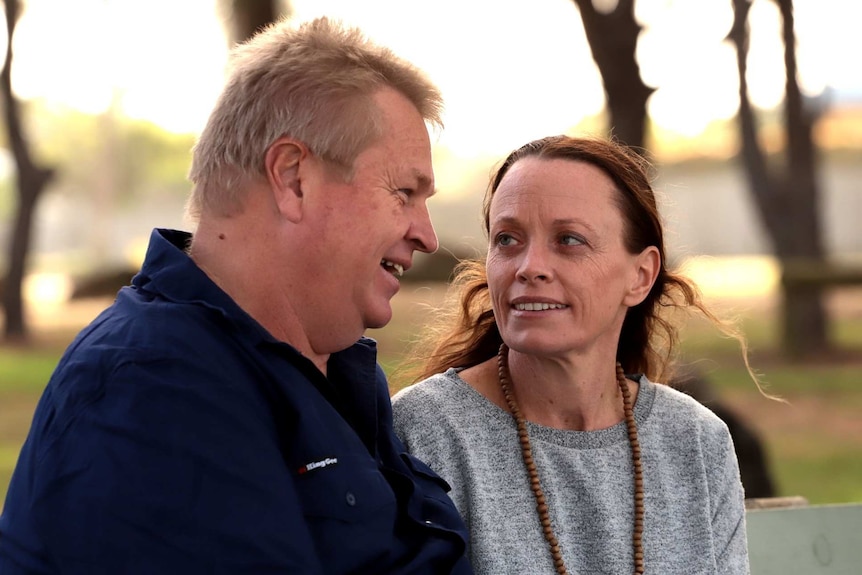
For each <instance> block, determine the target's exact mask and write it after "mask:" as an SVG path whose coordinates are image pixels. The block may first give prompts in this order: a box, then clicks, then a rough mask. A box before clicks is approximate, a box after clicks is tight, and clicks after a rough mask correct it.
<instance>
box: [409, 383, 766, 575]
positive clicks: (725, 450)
mask: <svg viewBox="0 0 862 575" xmlns="http://www.w3.org/2000/svg"><path fill="white" fill-rule="evenodd" d="M393 409H394V414H395V431H396V433H397V434H398V435H399V436H400V437H401V439H402V440H403V441H404V443H405V444H406V446H407V449H408V450H409V451H410V452H411V453H412V454H414V455H416V456H417V457H419V458H420V459H422V460H424V461H425V462H426V463H427V464H428V465H430V466H431V468H432V469H434V470H435V471H437V473H439V474H440V475H441V476H442V477H443V478H444V479H446V481H448V482H449V484H450V485H451V486H452V492H451V493H450V495H451V496H452V499H453V500H454V501H455V505H456V506H457V507H458V510H459V511H460V512H461V515H462V516H463V517H464V519H465V521H466V522H467V526H468V527H469V529H470V536H471V542H470V546H469V548H468V553H469V556H470V560H471V562H472V564H473V567H474V569H475V570H476V573H477V574H489V575H503V574H506V573H511V574H518V575H523V574H530V575H532V574H537V575H541V574H553V573H555V570H554V566H553V563H552V561H551V555H550V551H549V550H548V544H547V543H546V541H545V539H544V537H543V535H542V529H541V525H540V523H539V519H538V514H537V512H536V504H535V499H534V498H533V494H532V492H531V491H530V487H529V481H528V479H527V472H526V470H525V468H524V463H523V460H522V458H521V451H520V448H519V445H518V441H517V432H516V428H515V423H514V421H513V419H512V417H511V415H509V413H508V412H506V411H504V410H502V409H500V408H499V407H498V406H497V405H495V404H493V403H492V402H491V401H489V400H488V399H487V398H485V397H484V396H482V395H481V394H479V393H478V392H477V391H476V390H475V389H473V388H472V387H471V386H470V385H469V384H467V383H466V382H464V381H463V380H462V379H461V378H460V377H459V376H458V374H457V371H456V370H453V369H450V370H448V371H447V372H446V373H444V374H438V375H436V376H433V377H431V378H429V379H427V380H425V381H423V382H420V383H418V384H416V385H413V386H411V387H409V388H406V389H404V390H402V391H401V392H399V393H398V394H396V396H395V397H394V398H393ZM635 418H636V420H637V424H638V430H639V439H640V444H641V448H642V455H641V458H642V464H643V473H644V492H645V507H646V512H645V525H644V535H643V545H644V562H645V567H646V572H647V573H650V574H655V575H699V574H706V573H710V574H711V573H722V574H724V573H732V574H747V573H749V569H748V552H747V546H746V533H745V511H744V506H743V490H742V484H741V483H740V479H739V468H738V464H737V461H736V456H735V454H734V451H733V444H732V442H731V439H730V435H729V433H728V430H727V427H726V426H725V424H724V423H723V422H722V421H721V420H720V419H718V417H716V416H715V415H714V414H713V413H712V412H711V411H709V410H708V409H707V408H705V407H704V406H702V405H701V404H699V403H697V402H696V401H695V400H693V399H692V398H690V397H689V396H687V395H685V394H683V393H680V392H678V391H676V390H674V389H671V388H670V387H668V386H665V385H656V384H654V383H651V382H650V381H648V380H647V379H646V378H645V377H641V379H640V391H639V393H638V397H637V402H636V404H635ZM528 429H529V433H530V439H531V442H532V445H533V456H534V459H535V460H536V465H537V466H538V471H539V477H540V480H541V484H542V488H543V490H544V491H545V496H546V499H547V501H548V506H549V507H550V515H551V521H552V523H553V526H554V530H555V532H556V535H557V538H558V540H559V542H560V547H561V549H562V553H563V558H564V560H565V563H566V567H567V568H568V570H569V573H573V574H574V573H578V574H582V575H599V574H614V575H623V574H625V575H629V574H631V573H632V572H633V570H634V561H633V559H632V523H633V517H634V502H633V492H634V488H633V479H632V477H633V474H632V463H631V451H630V447H629V442H628V438H627V434H626V429H625V423H619V424H617V425H615V426H614V427H611V428H608V429H603V430H599V431H564V430H559V429H553V428H549V427H544V426H540V425H535V424H532V423H528Z"/></svg>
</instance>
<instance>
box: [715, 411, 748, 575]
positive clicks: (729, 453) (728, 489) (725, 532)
mask: <svg viewBox="0 0 862 575" xmlns="http://www.w3.org/2000/svg"><path fill="white" fill-rule="evenodd" d="M722 430H723V432H724V433H722V435H721V436H720V437H719V438H718V441H719V442H720V443H718V446H717V449H716V451H715V453H716V462H715V465H714V467H713V473H712V474H710V476H711V477H712V485H711V487H710V491H711V497H710V506H711V511H712V525H713V541H714V545H715V557H716V563H717V568H718V570H717V573H721V574H727V575H748V573H749V565H748V540H747V535H746V529H745V494H744V491H743V487H742V481H741V479H740V474H739V462H738V461H737V459H736V452H735V451H734V448H733V440H732V439H731V437H730V433H729V432H728V431H727V428H726V426H722Z"/></svg>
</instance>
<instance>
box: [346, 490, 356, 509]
mask: <svg viewBox="0 0 862 575" xmlns="http://www.w3.org/2000/svg"><path fill="white" fill-rule="evenodd" d="M344 499H345V500H346V501H347V504H348V505H350V506H351V507H353V506H354V505H356V496H355V495H354V494H353V493H351V492H350V491H348V492H347V495H345V497H344Z"/></svg>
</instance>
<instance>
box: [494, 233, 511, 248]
mask: <svg viewBox="0 0 862 575" xmlns="http://www.w3.org/2000/svg"><path fill="white" fill-rule="evenodd" d="M513 243H515V238H513V237H512V236H510V235H509V234H497V245H498V246H510V245H512V244H513Z"/></svg>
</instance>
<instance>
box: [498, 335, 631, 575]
mask: <svg viewBox="0 0 862 575" xmlns="http://www.w3.org/2000/svg"><path fill="white" fill-rule="evenodd" d="M616 372H617V384H618V385H619V389H620V393H622V396H623V413H624V414H625V421H626V430H627V432H628V438H629V445H630V447H631V452H632V468H633V469H634V482H633V483H634V509H635V520H634V527H633V531H632V551H633V556H634V564H635V575H643V573H644V554H643V537H642V536H643V524H644V492H643V468H642V466H641V448H640V443H639V442H638V428H637V423H636V422H635V416H634V406H633V404H632V395H631V391H630V390H629V386H628V384H627V383H626V376H625V372H624V371H623V368H622V366H621V365H620V364H619V363H617V369H616ZM497 374H498V377H499V380H500V389H501V390H502V392H503V397H504V398H505V399H506V405H507V406H508V407H509V412H510V413H511V414H512V417H513V418H514V419H515V425H516V426H517V428H518V440H519V442H520V444H521V456H522V458H523V459H524V467H526V469H527V474H528V475H529V479H530V489H531V490H532V492H533V496H534V497H535V499H536V511H537V512H538V514H539V522H540V523H541V525H542V532H543V534H544V536H545V540H546V541H547V542H548V548H549V549H550V551H551V558H552V559H553V562H554V567H555V568H556V570H557V573H558V574H559V575H567V574H568V571H567V570H566V565H565V563H564V562H563V554H562V552H561V551H560V544H559V542H558V541H557V536H556V534H555V533H554V527H553V525H552V524H551V516H550V514H549V513H548V504H547V500H546V499H545V494H544V492H543V491H542V486H541V482H540V480H539V471H538V469H537V468H536V463H535V461H534V460H533V448H532V445H531V444H530V434H529V433H528V431H527V422H526V420H525V419H524V417H523V416H522V415H521V409H520V408H519V406H518V402H517V401H516V400H515V393H514V391H513V390H512V389H511V387H510V386H509V380H510V376H509V348H508V347H507V346H506V344H502V345H501V346H500V351H499V352H498V353H497Z"/></svg>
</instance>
